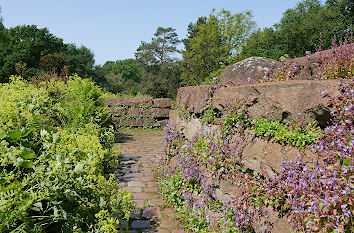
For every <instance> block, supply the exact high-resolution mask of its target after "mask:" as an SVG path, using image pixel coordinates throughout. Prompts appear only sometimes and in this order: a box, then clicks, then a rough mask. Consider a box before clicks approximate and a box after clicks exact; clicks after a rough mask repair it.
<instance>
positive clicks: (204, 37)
mask: <svg viewBox="0 0 354 233" xmlns="http://www.w3.org/2000/svg"><path fill="white" fill-rule="evenodd" d="M254 26H255V23H254V21H252V15H251V12H250V11H245V12H241V13H236V14H232V13H231V12H230V11H227V10H221V11H220V12H218V13H216V12H215V11H214V10H213V11H212V13H211V14H210V15H209V17H208V18H206V17H200V18H199V19H198V21H197V22H196V23H195V24H190V25H189V27H188V38H187V39H185V40H183V43H184V45H185V50H184V51H183V52H182V55H183V60H182V61H181V66H182V67H181V68H182V75H181V81H182V84H183V85H198V84H201V83H202V82H203V81H204V80H205V79H207V78H209V75H210V73H212V72H215V71H216V70H218V69H219V68H220V67H221V66H223V65H226V64H227V62H228V60H229V59H230V57H232V56H236V55H237V54H238V53H239V52H240V49H241V46H242V44H243V43H244V42H245V39H246V38H247V37H248V36H249V34H250V33H251V32H252V30H253V28H254Z"/></svg>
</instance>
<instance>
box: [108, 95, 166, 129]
mask: <svg viewBox="0 0 354 233" xmlns="http://www.w3.org/2000/svg"><path fill="white" fill-rule="evenodd" d="M105 102H106V105H107V106H108V110H109V111H110V112H111V113H112V116H113V119H114V122H115V124H116V125H117V126H118V127H122V126H129V127H157V126H161V127H164V126H165V125H166V123H167V121H168V119H169V111H170V110H171V100H170V99H169V98H158V99H153V98H151V97H146V98H107V99H105Z"/></svg>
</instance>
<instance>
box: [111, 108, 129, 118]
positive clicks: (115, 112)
mask: <svg viewBox="0 0 354 233" xmlns="http://www.w3.org/2000/svg"><path fill="white" fill-rule="evenodd" d="M107 110H108V111H110V112H111V113H112V116H124V115H126V114H127V112H128V109H126V108H115V107H109V108H107Z"/></svg>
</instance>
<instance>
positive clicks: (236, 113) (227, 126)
mask: <svg viewBox="0 0 354 233" xmlns="http://www.w3.org/2000/svg"><path fill="white" fill-rule="evenodd" d="M250 123H251V120H250V119H249V118H248V117H247V115H246V113H245V112H244V111H243V110H242V109H240V108H239V107H234V108H232V109H231V110H230V111H229V113H228V114H227V115H226V116H225V118H224V121H223V126H222V129H221V133H222V134H223V135H225V136H227V135H230V134H231V133H233V132H235V131H236V132H237V131H238V130H240V129H244V128H249V127H250V126H251V124H250Z"/></svg>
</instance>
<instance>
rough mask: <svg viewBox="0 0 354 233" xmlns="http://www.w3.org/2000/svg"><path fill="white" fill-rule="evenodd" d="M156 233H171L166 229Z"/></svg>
mask: <svg viewBox="0 0 354 233" xmlns="http://www.w3.org/2000/svg"><path fill="white" fill-rule="evenodd" d="M156 232H157V233H171V232H170V231H169V230H166V229H159V230H158V231H156Z"/></svg>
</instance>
